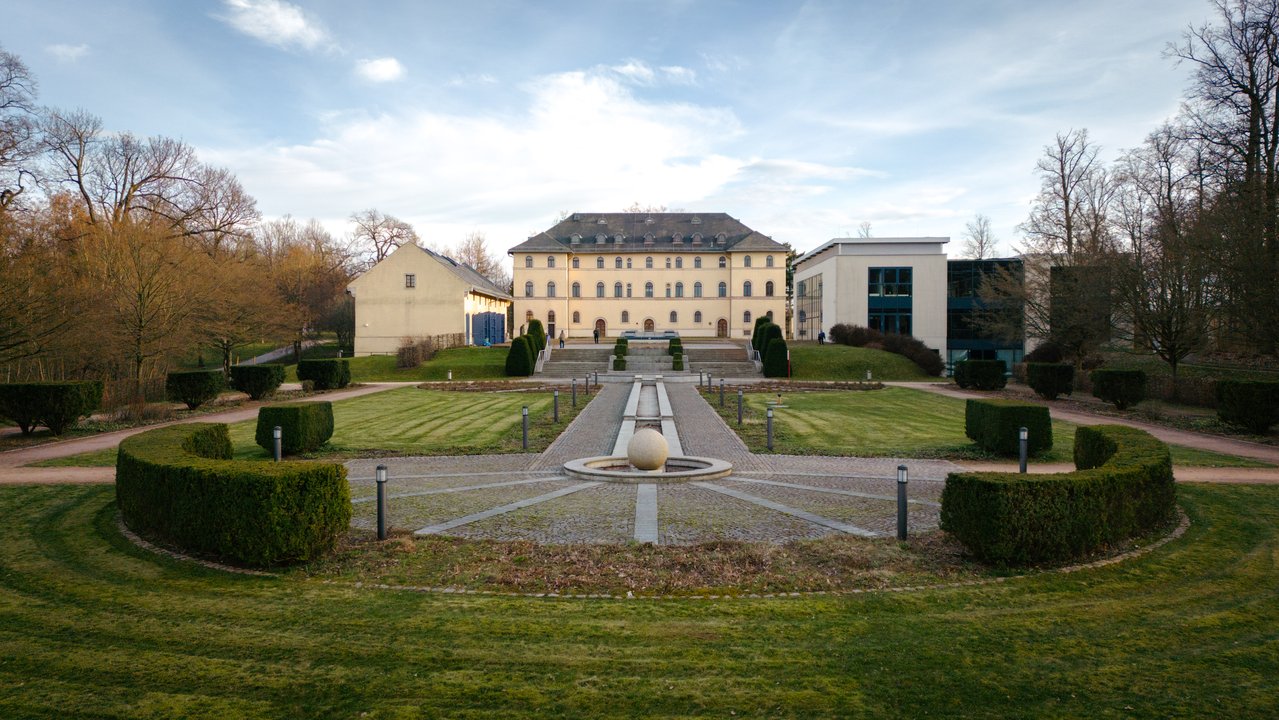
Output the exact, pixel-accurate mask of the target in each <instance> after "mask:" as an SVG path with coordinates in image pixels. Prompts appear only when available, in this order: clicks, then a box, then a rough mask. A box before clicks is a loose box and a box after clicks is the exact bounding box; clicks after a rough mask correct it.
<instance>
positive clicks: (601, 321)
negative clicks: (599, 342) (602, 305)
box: [595, 318, 605, 337]
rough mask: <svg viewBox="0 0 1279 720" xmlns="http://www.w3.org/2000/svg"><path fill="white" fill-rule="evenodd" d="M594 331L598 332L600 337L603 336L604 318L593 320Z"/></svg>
mask: <svg viewBox="0 0 1279 720" xmlns="http://www.w3.org/2000/svg"><path fill="white" fill-rule="evenodd" d="M595 332H597V333H599V334H600V337H604V334H605V333H604V318H600V319H599V320H596V321H595Z"/></svg>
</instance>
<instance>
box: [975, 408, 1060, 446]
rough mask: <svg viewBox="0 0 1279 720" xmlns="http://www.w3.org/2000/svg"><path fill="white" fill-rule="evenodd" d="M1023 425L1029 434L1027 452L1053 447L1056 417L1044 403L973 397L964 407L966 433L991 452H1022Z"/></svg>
mask: <svg viewBox="0 0 1279 720" xmlns="http://www.w3.org/2000/svg"><path fill="white" fill-rule="evenodd" d="M1023 427H1024V428H1026V430H1027V432H1028V433H1029V436H1028V438H1027V452H1029V453H1030V454H1031V455H1037V454H1039V453H1040V452H1043V451H1045V450H1051V449H1052V446H1053V425H1052V419H1051V418H1050V416H1049V413H1048V408H1046V407H1044V406H1043V405H1035V404H1033V403H1024V402H1018V401H1016V400H969V401H968V404H967V406H966V407H965V408H964V434H965V435H967V436H968V437H969V439H971V440H972V441H973V442H975V443H977V444H978V445H979V446H980V447H981V448H982V449H984V450H989V451H990V452H994V453H998V454H1000V455H1010V456H1011V455H1019V454H1020V453H1021V438H1020V430H1021V428H1023Z"/></svg>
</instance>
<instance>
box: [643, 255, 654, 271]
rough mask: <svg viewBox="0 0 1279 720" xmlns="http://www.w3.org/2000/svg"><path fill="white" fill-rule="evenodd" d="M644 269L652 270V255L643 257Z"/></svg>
mask: <svg viewBox="0 0 1279 720" xmlns="http://www.w3.org/2000/svg"><path fill="white" fill-rule="evenodd" d="M644 269H646V270H652V269H653V258H652V257H646V258H644Z"/></svg>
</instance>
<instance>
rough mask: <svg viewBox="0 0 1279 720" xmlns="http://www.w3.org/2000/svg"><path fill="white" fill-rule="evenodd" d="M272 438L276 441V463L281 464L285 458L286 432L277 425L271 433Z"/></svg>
mask: <svg viewBox="0 0 1279 720" xmlns="http://www.w3.org/2000/svg"><path fill="white" fill-rule="evenodd" d="M271 437H272V438H274V439H275V461H276V462H280V460H281V458H283V457H284V430H283V429H282V428H281V427H280V426H279V425H276V426H275V429H274V430H272V431H271Z"/></svg>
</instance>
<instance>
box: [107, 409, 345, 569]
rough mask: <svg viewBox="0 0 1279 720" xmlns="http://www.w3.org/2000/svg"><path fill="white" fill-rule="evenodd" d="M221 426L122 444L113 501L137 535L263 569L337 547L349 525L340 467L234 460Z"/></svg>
mask: <svg viewBox="0 0 1279 720" xmlns="http://www.w3.org/2000/svg"><path fill="white" fill-rule="evenodd" d="M230 457H231V441H230V437H229V435H228V434H227V426H226V425H221V424H210V423H189V424H184V425H172V426H169V427H164V428H159V429H157V430H151V431H149V432H145V433H141V434H139V435H134V436H133V437H130V438H127V439H125V440H124V441H123V442H121V443H120V452H119V455H118V459H117V460H116V502H117V503H118V504H119V506H120V514H121V516H122V517H123V518H124V522H125V524H126V525H128V526H129V528H131V529H132V530H133V531H134V532H137V533H138V534H140V535H144V536H146V537H150V538H154V539H157V540H160V541H162V542H166V543H171V544H174V545H177V546H178V547H181V548H182V549H184V550H187V551H190V552H194V553H199V554H207V555H215V556H218V557H222V558H226V559H229V560H233V561H235V562H239V563H243V564H245V565H252V566H257V567H266V566H271V565H280V564H284V563H291V562H304V561H307V560H310V559H312V558H315V557H318V556H319V555H321V554H323V553H326V552H328V551H330V550H332V549H333V547H334V545H336V543H337V541H338V539H339V538H340V537H341V536H342V534H343V533H345V532H346V530H347V527H348V526H349V525H350V522H351V491H350V488H349V487H348V485H347V481H346V468H344V467H343V466H341V465H338V464H332V463H312V462H307V463H293V462H282V463H264V462H251V461H237V460H231V459H230Z"/></svg>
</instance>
